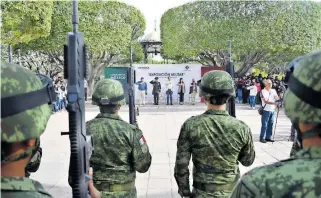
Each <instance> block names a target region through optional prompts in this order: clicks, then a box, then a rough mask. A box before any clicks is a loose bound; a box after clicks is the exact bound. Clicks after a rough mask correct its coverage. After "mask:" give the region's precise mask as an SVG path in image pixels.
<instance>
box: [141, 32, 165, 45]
mask: <svg viewBox="0 0 321 198" xmlns="http://www.w3.org/2000/svg"><path fill="white" fill-rule="evenodd" d="M142 41H151V42H159V41H161V39H160V33H159V32H157V31H155V30H154V31H152V32H150V33H148V34H146V36H145V37H144V38H143V39H142Z"/></svg>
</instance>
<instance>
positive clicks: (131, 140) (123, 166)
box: [86, 113, 152, 197]
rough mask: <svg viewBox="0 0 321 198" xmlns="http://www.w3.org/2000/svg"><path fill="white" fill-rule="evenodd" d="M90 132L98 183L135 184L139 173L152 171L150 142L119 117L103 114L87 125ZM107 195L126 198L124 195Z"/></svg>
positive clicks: (94, 178)
mask: <svg viewBox="0 0 321 198" xmlns="http://www.w3.org/2000/svg"><path fill="white" fill-rule="evenodd" d="M86 128H87V133H89V134H91V135H92V138H93V141H94V153H93V154H92V156H91V159H90V165H91V167H93V169H94V170H95V174H94V176H93V180H94V182H98V181H105V182H108V183H110V184H126V183H129V182H133V181H135V178H136V171H138V172H140V173H145V172H147V171H148V169H149V167H150V164H151V160H152V156H151V154H150V152H149V148H148V145H147V143H146V141H141V140H143V139H142V138H144V136H143V133H142V131H141V130H139V129H138V128H137V127H135V126H134V125H131V124H129V123H127V122H125V121H123V120H122V119H121V118H120V117H119V116H118V115H114V114H108V113H100V114H98V116H97V117H96V118H94V119H93V120H91V121H88V122H87V123H86ZM128 193H130V192H128ZM103 194H106V195H110V196H112V195H113V196H114V197H117V196H116V195H117V194H119V197H122V196H121V192H104V193H103ZM108 197H109V196H108Z"/></svg>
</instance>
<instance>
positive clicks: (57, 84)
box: [51, 75, 88, 113]
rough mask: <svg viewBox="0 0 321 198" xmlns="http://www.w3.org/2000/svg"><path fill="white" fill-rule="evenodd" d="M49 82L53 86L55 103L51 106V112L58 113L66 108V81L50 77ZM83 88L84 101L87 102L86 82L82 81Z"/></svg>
mask: <svg viewBox="0 0 321 198" xmlns="http://www.w3.org/2000/svg"><path fill="white" fill-rule="evenodd" d="M51 80H52V82H53V86H54V88H55V92H56V97H57V98H56V102H54V104H52V112H53V113H57V112H60V111H64V110H65V109H66V107H67V104H68V101H67V80H65V79H62V78H61V77H58V76H56V75H55V76H52V77H51ZM84 88H85V101H87V89H88V82H87V80H84Z"/></svg>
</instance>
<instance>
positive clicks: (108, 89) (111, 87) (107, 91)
mask: <svg viewBox="0 0 321 198" xmlns="http://www.w3.org/2000/svg"><path fill="white" fill-rule="evenodd" d="M121 95H124V88H123V86H122V84H121V83H120V82H119V81H117V80H114V79H109V78H108V79H102V80H100V81H98V82H97V84H96V86H95V88H94V92H93V95H92V97H96V98H114V97H118V96H121ZM92 104H93V105H103V104H101V103H100V104H97V103H96V102H94V101H92ZM109 104H120V105H123V104H125V98H124V99H122V100H120V101H118V102H113V103H109Z"/></svg>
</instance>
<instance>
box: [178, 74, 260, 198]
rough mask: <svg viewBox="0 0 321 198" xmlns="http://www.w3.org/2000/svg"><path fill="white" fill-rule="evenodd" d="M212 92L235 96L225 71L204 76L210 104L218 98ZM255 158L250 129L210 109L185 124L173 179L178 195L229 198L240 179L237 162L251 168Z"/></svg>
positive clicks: (203, 86) (202, 91)
mask: <svg viewBox="0 0 321 198" xmlns="http://www.w3.org/2000/svg"><path fill="white" fill-rule="evenodd" d="M199 86H200V85H199ZM211 89H212V90H215V91H218V92H220V91H221V92H224V91H227V92H228V95H229V96H233V95H234V94H235V93H234V83H233V80H232V78H231V76H230V75H229V74H228V73H226V72H225V71H211V72H207V73H206V74H205V75H204V76H203V78H202V80H201V86H200V96H201V97H205V98H207V101H208V100H209V99H210V98H211V97H212V96H217V95H215V94H213V93H209V91H211ZM206 91H208V92H207V93H206ZM218 95H219V94H218ZM224 103H225V102H224ZM191 156H192V158H193V164H194V167H193V180H194V182H193V187H194V188H193V192H192V194H191V192H190V185H189V169H188V165H189V162H190V158H191ZM254 158H255V151H254V146H253V140H252V134H251V130H250V128H249V127H248V126H247V125H246V124H245V123H243V122H242V121H240V120H238V119H236V118H234V117H231V116H229V114H228V112H227V111H225V110H224V111H219V110H207V111H206V112H205V113H203V114H201V115H198V116H195V117H191V118H189V119H188V120H186V121H185V122H184V124H183V126H182V128H181V131H180V135H179V138H178V141H177V153H176V162H175V171H174V172H175V173H174V176H175V179H176V182H177V185H178V188H179V190H178V192H179V194H180V195H181V196H184V197H185V196H191V197H198V198H207V197H227V196H228V195H229V194H230V193H231V191H232V189H233V187H234V184H235V183H236V182H237V180H238V179H239V177H240V171H239V168H238V161H239V162H241V164H243V165H244V166H250V165H251V164H252V163H253V161H254Z"/></svg>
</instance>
